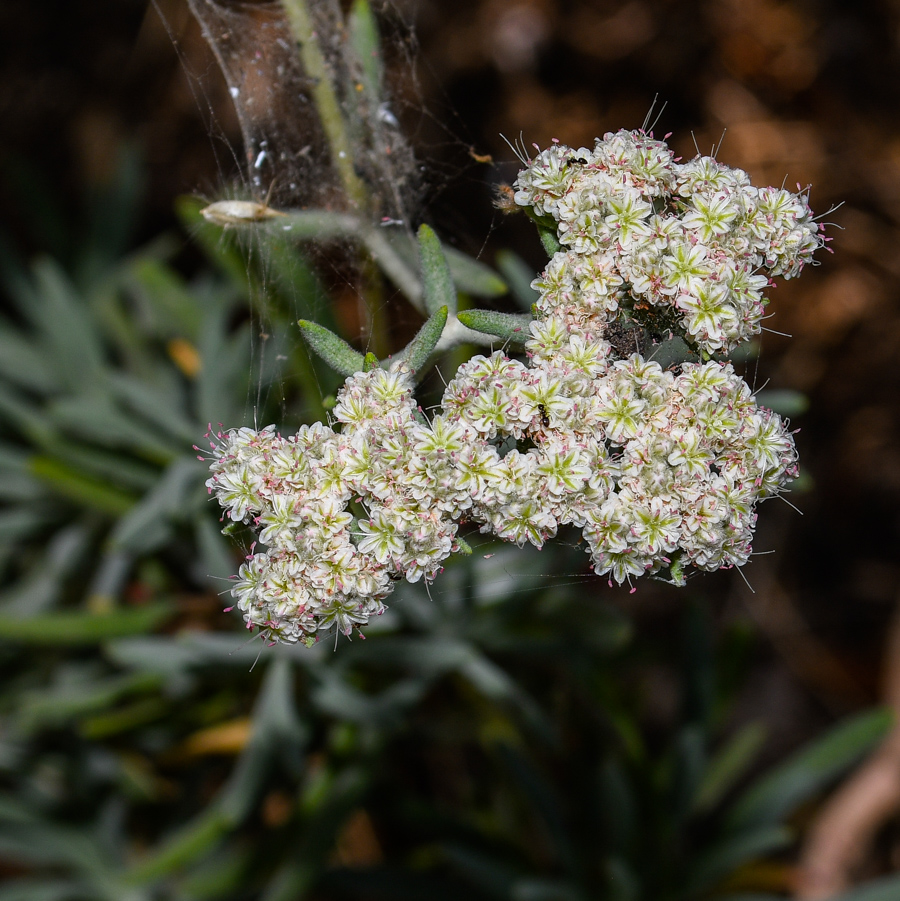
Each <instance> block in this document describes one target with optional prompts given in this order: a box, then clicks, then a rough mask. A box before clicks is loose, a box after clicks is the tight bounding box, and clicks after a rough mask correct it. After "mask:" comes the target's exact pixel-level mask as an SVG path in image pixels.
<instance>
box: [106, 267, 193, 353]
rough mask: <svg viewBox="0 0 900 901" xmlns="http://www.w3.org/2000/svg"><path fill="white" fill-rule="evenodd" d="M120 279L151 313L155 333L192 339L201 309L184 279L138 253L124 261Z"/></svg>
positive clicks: (149, 313) (168, 268)
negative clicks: (126, 264) (123, 269)
mask: <svg viewBox="0 0 900 901" xmlns="http://www.w3.org/2000/svg"><path fill="white" fill-rule="evenodd" d="M123 278H124V281H125V284H126V285H127V287H128V288H130V289H131V291H133V292H134V293H135V294H136V295H137V296H138V298H140V299H141V300H143V301H144V307H145V308H147V313H146V314H145V315H148V316H152V318H153V321H154V325H155V327H156V331H157V334H160V335H163V336H167V337H174V336H176V335H181V336H183V337H186V338H188V339H190V340H191V341H196V340H197V338H198V337H199V334H200V326H201V321H202V310H201V308H200V304H199V303H198V302H197V299H196V297H195V296H194V295H193V294H192V293H191V291H190V289H189V288H188V286H187V285H186V284H185V281H184V279H183V278H182V277H181V275H180V274H179V273H177V272H176V271H175V270H174V269H173V268H172V267H171V266H169V265H168V264H167V263H165V262H163V261H162V260H157V259H154V258H152V257H146V256H140V257H138V258H137V259H135V260H133V261H132V262H131V263H129V264H128V266H127V268H126V270H125V273H124V276H123Z"/></svg>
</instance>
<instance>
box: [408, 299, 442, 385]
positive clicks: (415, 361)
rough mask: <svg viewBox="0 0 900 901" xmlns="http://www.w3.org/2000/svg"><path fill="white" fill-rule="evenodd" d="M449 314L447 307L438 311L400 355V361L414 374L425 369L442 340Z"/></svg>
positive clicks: (430, 317)
mask: <svg viewBox="0 0 900 901" xmlns="http://www.w3.org/2000/svg"><path fill="white" fill-rule="evenodd" d="M448 313H449V311H448V309H447V307H446V305H445V306H442V307H440V308H439V309H437V310H436V311H435V312H434V314H433V315H432V316H429V318H428V319H427V320H426V322H425V324H424V325H423V326H422V328H420V329H419V331H418V333H417V334H416V337H415V338H413V339H412V341H410V342H409V344H408V345H407V346H406V348H405V349H404V350H403V351H401V353H400V354H399V356H400V359H402V360H404V361H405V362H406V364H407V366H409V368H410V369H411V370H412V371H413V372H416V373H419V372H421V371H422V370H423V369H424V367H425V364H426V363H427V362H428V358H429V357H430V356H431V354H432V353H433V352H434V349H435V347H437V343H438V341H440V340H441V335H442V334H443V331H444V326H445V325H446V324H447V316H448Z"/></svg>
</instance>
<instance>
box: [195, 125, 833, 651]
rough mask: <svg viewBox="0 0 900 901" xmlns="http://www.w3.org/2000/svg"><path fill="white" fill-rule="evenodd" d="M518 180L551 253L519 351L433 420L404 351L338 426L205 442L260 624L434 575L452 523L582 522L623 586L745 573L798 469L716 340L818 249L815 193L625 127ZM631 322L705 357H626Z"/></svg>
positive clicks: (244, 607) (478, 366)
mask: <svg viewBox="0 0 900 901" xmlns="http://www.w3.org/2000/svg"><path fill="white" fill-rule="evenodd" d="M516 188H517V191H516V194H515V199H516V202H517V203H518V204H520V205H522V206H525V207H528V208H529V209H530V212H531V214H532V215H533V217H534V218H536V219H537V220H538V221H539V222H540V223H541V224H542V226H543V227H544V228H545V229H546V228H547V227H548V226H550V225H552V227H554V228H555V231H556V235H557V237H558V240H559V242H560V245H561V249H560V250H559V251H558V252H557V253H556V254H555V255H554V256H553V258H552V259H551V260H550V261H549V263H548V265H547V268H546V269H545V271H544V272H543V273H541V275H540V276H539V277H538V278H537V279H536V280H535V282H534V287H535V288H536V289H537V290H538V291H539V292H540V298H539V300H538V302H537V304H536V305H535V309H534V317H535V318H534V321H533V322H532V323H531V325H530V337H529V339H528V340H527V343H526V344H525V351H526V355H527V360H526V361H522V360H519V359H515V358H511V357H510V356H508V355H507V354H506V353H504V352H502V351H496V352H494V353H493V354H492V355H491V356H489V357H485V356H475V357H473V358H472V359H470V360H469V361H468V362H467V363H465V364H464V365H463V366H461V367H460V369H459V370H458V372H457V373H456V375H455V377H454V378H453V380H452V381H451V382H450V384H449V385H448V386H447V389H446V391H445V393H444V396H443V401H442V404H441V407H440V410H439V411H438V412H437V413H436V415H434V416H433V418H431V419H430V420H428V419H427V418H425V417H424V416H423V415H422V413H421V411H420V410H419V409H418V408H417V405H416V401H415V398H414V395H413V388H414V383H413V375H414V373H412V372H411V371H409V369H408V367H407V366H406V365H405V364H404V363H402V362H400V363H394V364H392V365H391V366H390V367H389V368H388V369H384V368H372V369H370V370H368V371H361V372H358V373H356V374H355V375H353V376H351V377H350V378H348V379H347V381H346V383H345V384H344V387H343V388H342V390H341V391H340V393H339V395H338V398H337V405H336V406H335V408H334V410H333V422H332V424H331V425H324V424H321V423H317V424H315V425H312V426H304V427H303V428H301V429H300V431H299V432H298V433H297V434H296V435H293V436H289V437H284V436H282V435H280V434H278V433H277V431H276V430H275V427H274V426H269V427H268V428H265V429H263V430H262V431H253V430H250V429H240V430H232V431H229V432H226V433H220V434H219V435H218V436H216V440H215V441H214V442H213V460H212V465H211V469H212V477H211V478H210V479H209V481H208V482H207V485H208V487H209V489H210V491H211V492H212V493H213V494H214V495H215V496H216V498H217V500H218V501H219V502H220V504H221V505H222V506H223V507H224V508H225V510H226V512H227V516H228V517H230V518H231V519H232V520H235V521H240V522H245V523H248V524H250V525H251V526H252V527H253V528H254V529H257V530H258V541H259V544H260V545H261V546H262V549H259V550H256V552H255V553H253V554H251V555H250V556H249V557H248V558H247V560H246V562H245V563H244V564H243V566H242V567H241V569H240V573H239V575H238V576H237V579H236V582H235V584H234V586H233V589H232V593H233V595H234V596H235V598H236V599H237V604H238V606H239V607H240V609H241V611H242V612H243V614H244V618H245V620H246V622H247V624H248V626H250V627H259V628H260V629H261V630H262V631H263V633H264V634H265V635H266V636H267V637H268V638H270V639H271V640H280V641H287V642H296V641H306V642H307V643H311V642H312V641H314V640H315V638H316V635H317V633H319V632H320V631H322V630H323V629H327V628H329V627H332V626H333V627H336V628H337V629H338V630H340V631H341V632H344V633H345V634H349V633H350V631H352V630H353V629H354V628H356V627H358V626H360V625H362V624H364V623H366V622H367V621H368V619H369V617H371V616H373V615H376V614H379V613H381V612H382V610H383V609H384V603H383V602H384V599H385V598H386V597H387V596H388V595H389V594H390V592H391V590H392V588H393V584H394V582H395V581H396V580H397V579H398V578H406V579H407V580H409V581H413V582H414V581H417V580H419V579H423V578H424V579H426V580H432V579H434V578H435V576H436V575H437V573H438V572H439V571H440V569H441V566H442V564H443V561H444V560H446V558H447V557H448V556H449V555H450V554H452V553H453V552H454V551H458V550H459V549H460V543H459V539H458V536H457V530H458V527H459V523H460V522H462V521H465V522H467V523H474V524H477V525H478V526H480V529H481V531H482V532H484V533H492V534H494V535H497V536H499V537H500V538H503V539H506V540H508V541H511V542H515V543H516V544H517V545H519V546H523V545H525V544H526V543H531V544H533V545H535V546H536V547H541V546H542V545H543V544H544V542H545V541H546V540H547V539H549V538H551V537H552V536H554V535H555V534H556V532H557V530H558V529H559V528H560V527H561V526H565V525H570V526H574V527H577V528H578V529H579V530H580V531H581V534H582V535H583V538H584V542H585V547H586V550H587V552H588V553H589V554H590V557H591V561H592V565H593V569H594V571H595V572H596V573H597V574H598V575H607V576H608V578H609V579H610V581H612V580H615V581H616V582H619V583H622V582H626V581H628V582H630V581H631V580H632V579H634V578H637V577H639V576H642V575H648V574H659V575H660V576H665V577H667V578H669V579H670V580H672V581H675V582H676V583H682V582H683V574H682V573H683V571H684V569H685V567H687V566H689V565H690V566H694V567H697V568H698V569H702V570H715V569H718V568H720V567H726V566H741V565H742V564H744V563H745V562H746V561H747V559H748V557H749V554H750V549H751V539H752V533H753V527H754V523H755V520H756V513H755V509H756V504H757V503H758V502H759V501H760V500H762V499H764V498H766V497H769V496H772V495H774V494H777V493H778V492H779V491H781V490H782V489H783V487H784V486H785V485H786V483H787V482H789V481H790V480H791V479H793V478H795V476H796V472H797V468H796V451H795V448H794V442H793V439H792V437H791V435H790V433H789V432H788V431H787V428H786V426H785V423H784V422H783V421H782V419H781V418H780V417H779V416H778V415H777V414H775V413H773V412H771V411H769V410H766V409H764V408H761V407H759V406H758V405H757V404H756V403H755V401H754V398H753V394H752V391H751V390H750V388H749V386H748V385H747V384H746V382H745V381H744V380H743V379H742V378H741V377H740V376H739V375H737V374H736V373H735V371H734V369H733V367H732V366H731V364H730V363H727V362H720V361H718V360H713V359H711V356H712V354H713V353H714V352H722V351H726V350H728V349H730V348H732V347H734V346H735V345H736V344H738V343H740V342H742V341H744V340H745V339H747V338H748V337H750V336H751V335H754V334H756V333H757V332H758V331H759V329H760V320H761V318H762V313H763V308H764V305H765V300H764V299H763V297H762V293H761V292H762V289H763V288H764V287H765V286H766V285H767V284H768V282H769V278H770V277H771V276H775V275H783V276H784V277H786V278H789V277H791V276H793V275H796V274H798V273H799V271H800V270H801V268H802V267H803V265H804V263H806V262H808V261H809V260H811V258H812V254H813V252H814V251H815V250H816V249H817V248H818V247H819V246H821V244H822V242H823V239H822V237H821V234H820V231H819V228H818V226H817V224H816V223H815V222H814V221H813V220H812V216H811V213H810V210H809V207H808V205H807V202H806V198H805V196H804V195H802V194H792V193H790V192H788V191H785V190H781V189H775V188H762V189H757V188H754V187H752V186H751V185H750V183H749V179H748V177H747V175H746V173H744V172H742V171H741V170H737V169H731V168H729V167H727V166H724V165H722V164H721V163H719V162H717V161H716V160H714V159H711V158H709V157H697V158H696V159H693V160H691V161H690V162H687V163H684V164H679V163H678V162H676V160H675V159H674V158H673V155H672V152H671V151H670V149H669V148H668V147H667V146H666V144H665V143H663V142H661V141H657V140H654V139H653V138H651V137H649V136H647V135H645V134H644V133H642V132H627V131H620V132H618V133H616V134H608V135H606V136H605V137H604V138H603V139H602V140H598V141H597V143H596V146H595V147H594V149H593V150H587V149H584V148H582V149H579V150H573V149H571V148H568V147H565V146H563V145H560V144H554V145H553V146H552V147H550V148H549V149H547V150H545V151H543V152H541V153H539V154H538V155H537V156H536V157H535V158H534V159H533V160H530V161H528V162H527V165H526V167H525V169H524V170H523V171H522V172H521V173H520V174H519V177H518V180H517V182H516ZM622 323H628V325H629V327H633V326H634V325H635V324H637V325H639V326H641V327H642V329H643V331H644V333H645V334H660V333H662V332H665V333H666V334H668V335H671V336H675V337H676V338H680V339H682V341H683V342H684V345H686V347H687V348H688V350H689V351H692V352H693V356H694V359H695V360H696V361H695V362H684V363H680V364H677V365H673V366H670V367H669V368H668V369H664V368H663V366H661V365H660V363H658V362H656V361H654V360H653V359H645V358H644V357H643V356H642V355H641V354H640V353H631V354H626V353H624V352H622V351H620V350H617V349H616V348H617V346H621V342H618V344H617V342H615V341H611V340H609V339H610V338H611V336H612V332H613V330H614V329H615V328H617V327H618V328H620V329H621V326H622ZM684 345H683V346H684Z"/></svg>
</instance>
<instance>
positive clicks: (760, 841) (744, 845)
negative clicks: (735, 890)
mask: <svg viewBox="0 0 900 901" xmlns="http://www.w3.org/2000/svg"><path fill="white" fill-rule="evenodd" d="M792 840H793V835H792V833H791V831H790V830H789V829H787V828H785V827H784V826H763V827H761V828H759V829H754V830H752V831H750V832H741V833H738V834H737V835H736V836H732V837H730V838H726V839H725V840H723V841H719V842H718V843H717V844H715V845H713V846H712V848H710V850H709V851H707V852H706V853H705V854H703V855H702V856H701V857H700V858H699V859H698V860H697V861H696V863H695V864H694V865H693V867H692V872H691V877H690V891H691V893H693V892H699V891H701V890H702V889H705V888H709V887H710V886H712V885H714V884H715V883H716V882H718V881H719V880H721V879H724V878H725V877H726V876H728V875H730V874H731V873H733V872H734V871H735V870H736V869H737V868H738V867H740V866H743V865H744V864H746V863H750V861H752V860H756V859H757V858H759V857H762V856H763V855H764V854H770V853H771V852H773V851H778V850H780V849H781V848H784V847H785V846H786V845H789V844H790V843H791V841H792Z"/></svg>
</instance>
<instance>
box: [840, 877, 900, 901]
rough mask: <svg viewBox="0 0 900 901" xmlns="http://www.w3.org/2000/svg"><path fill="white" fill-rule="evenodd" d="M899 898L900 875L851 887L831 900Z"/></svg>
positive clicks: (875, 900)
mask: <svg viewBox="0 0 900 901" xmlns="http://www.w3.org/2000/svg"><path fill="white" fill-rule="evenodd" d="M897 898H900V876H888V877H886V878H885V879H875V880H873V881H872V882H867V883H865V884H864V885H860V886H857V887H856V888H853V889H850V891H849V892H844V894H843V895H838V896H837V897H836V898H832V899H831V901H896V899H897Z"/></svg>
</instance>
